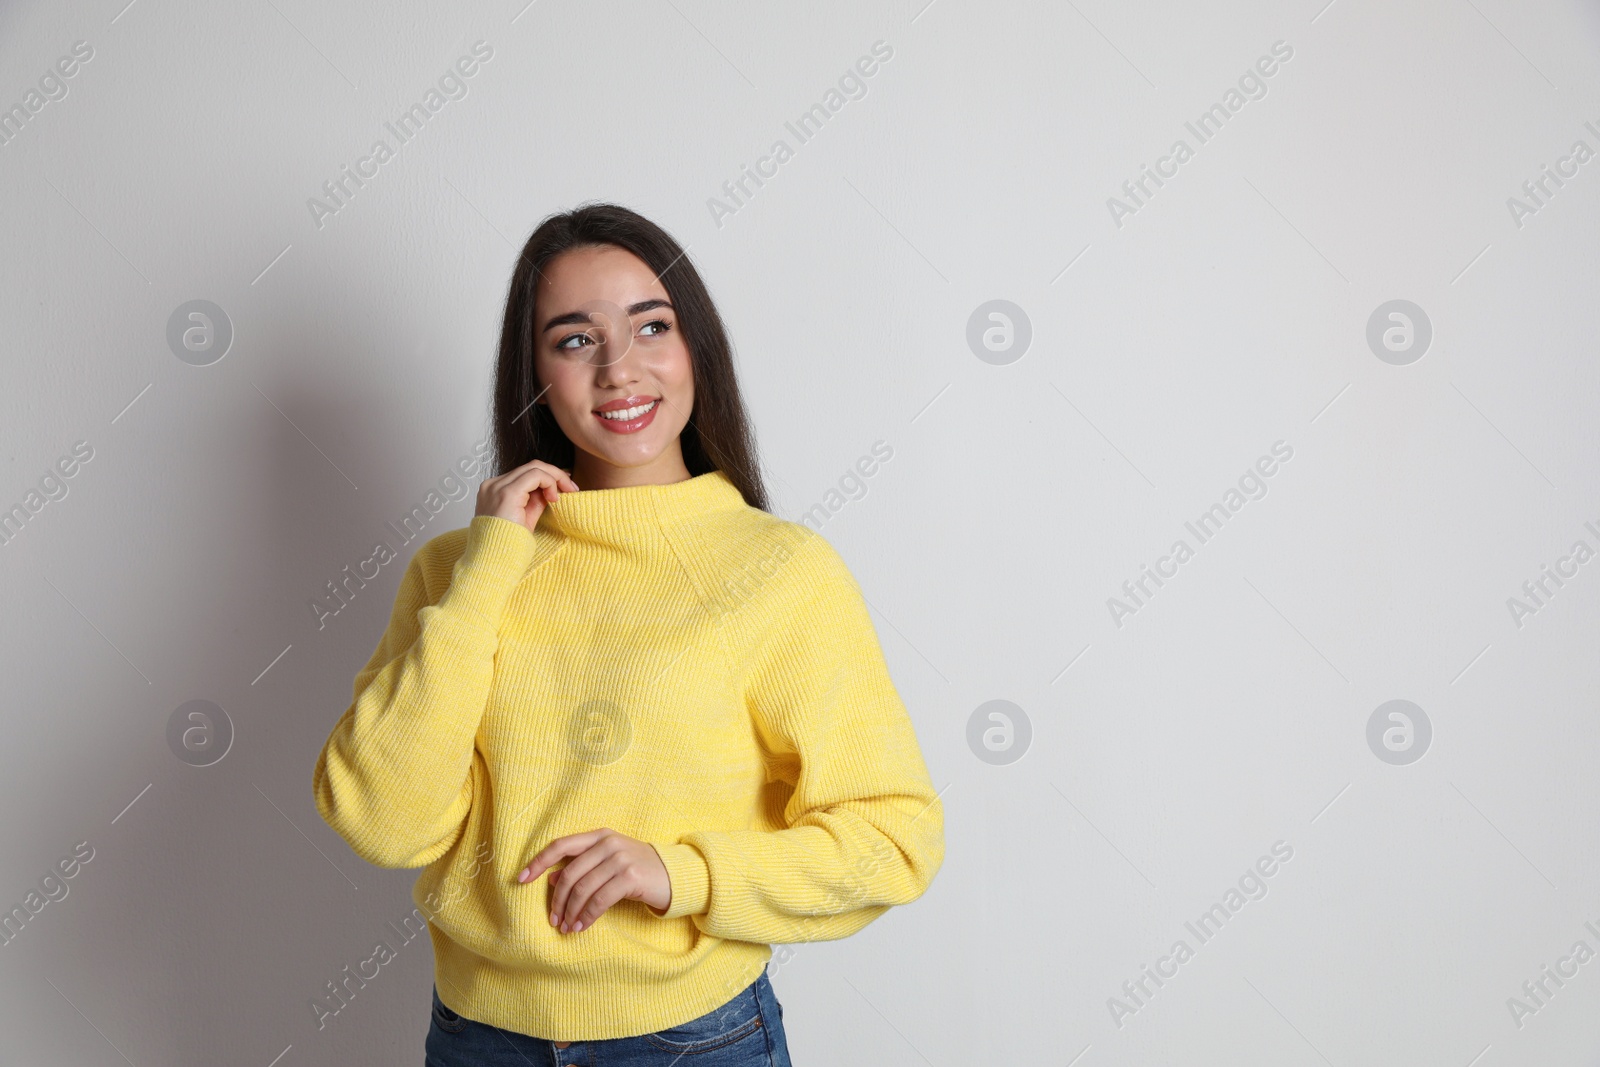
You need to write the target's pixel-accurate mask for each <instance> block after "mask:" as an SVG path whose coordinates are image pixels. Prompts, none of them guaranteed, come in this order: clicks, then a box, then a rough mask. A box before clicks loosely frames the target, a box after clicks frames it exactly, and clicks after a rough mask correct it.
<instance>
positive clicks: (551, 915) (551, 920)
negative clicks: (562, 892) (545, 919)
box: [550, 911, 556, 926]
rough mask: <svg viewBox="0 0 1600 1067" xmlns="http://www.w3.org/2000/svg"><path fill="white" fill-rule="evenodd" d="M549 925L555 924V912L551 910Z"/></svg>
mask: <svg viewBox="0 0 1600 1067" xmlns="http://www.w3.org/2000/svg"><path fill="white" fill-rule="evenodd" d="M550 925H551V926H555V925H556V913H555V912H553V911H552V912H551V913H550Z"/></svg>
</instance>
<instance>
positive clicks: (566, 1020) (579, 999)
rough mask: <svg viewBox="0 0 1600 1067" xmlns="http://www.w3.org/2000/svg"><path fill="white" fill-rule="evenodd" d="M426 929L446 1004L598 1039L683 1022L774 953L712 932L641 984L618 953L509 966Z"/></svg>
mask: <svg viewBox="0 0 1600 1067" xmlns="http://www.w3.org/2000/svg"><path fill="white" fill-rule="evenodd" d="M428 933H429V934H430V935H431V936H432V938H433V959H434V964H433V974H434V986H435V988H437V989H438V991H439V999H440V1000H441V1001H443V1002H444V1005H445V1007H447V1008H449V1009H450V1010H451V1011H453V1012H455V1013H456V1014H458V1015H463V1016H465V1017H466V1018H468V1019H472V1020H475V1021H477V1022H481V1023H488V1024H489V1025H491V1026H498V1027H500V1028H502V1029H505V1030H514V1031H516V1032H517V1033H519V1034H526V1035H527V1036H529V1037H535V1038H541V1039H543V1040H546V1041H604V1040H609V1039H611V1038H617V1037H638V1036H639V1035H640V1034H649V1033H654V1032H655V1031H657V1030H665V1029H667V1028H668V1027H672V1026H681V1025H682V1024H684V1023H686V1022H688V1021H689V1020H691V1019H698V1018H699V1017H700V1016H702V1015H704V1014H706V1013H707V1012H709V1011H711V1010H712V1009H713V1008H718V1007H721V1006H722V1005H724V1004H726V1003H727V1002H728V1001H730V1000H732V999H733V998H734V997H735V996H737V995H738V993H739V992H740V991H741V990H742V989H744V988H745V987H746V986H748V985H749V984H750V983H751V982H754V981H755V980H756V979H757V978H759V977H760V976H761V973H762V972H763V971H765V970H766V969H767V961H768V960H770V959H771V958H772V946H771V945H767V944H762V943H761V942H757V941H721V940H716V939H712V940H714V941H715V945H714V947H713V948H712V949H711V950H710V951H709V952H708V953H707V954H706V955H705V957H704V958H702V959H701V960H699V961H697V962H696V963H695V964H694V965H693V969H692V970H689V971H686V972H684V973H683V974H682V975H681V976H679V977H677V978H674V979H671V980H670V981H663V982H660V983H653V984H650V985H648V986H641V985H640V984H639V982H640V979H639V968H638V967H637V966H635V965H633V964H630V962H629V961H628V960H626V959H623V958H620V957H615V956H612V957H608V958H604V959H597V960H594V961H592V962H590V963H588V964H585V965H582V966H584V968H585V972H584V973H573V972H572V971H571V970H569V971H567V972H566V973H561V972H557V971H552V970H549V969H546V968H542V967H537V966H530V967H508V966H506V965H504V964H501V963H499V962H497V961H495V960H491V959H488V958H487V957H484V956H480V955H478V954H477V953H475V952H472V951H470V950H468V949H465V948H463V947H461V946H460V945H458V944H456V943H455V942H454V941H452V940H451V939H450V938H449V937H447V936H446V935H445V934H444V933H442V932H441V931H440V930H439V928H438V927H437V926H435V925H434V924H433V923H431V922H430V923H429V924H428ZM579 936H582V935H581V934H580V935H579Z"/></svg>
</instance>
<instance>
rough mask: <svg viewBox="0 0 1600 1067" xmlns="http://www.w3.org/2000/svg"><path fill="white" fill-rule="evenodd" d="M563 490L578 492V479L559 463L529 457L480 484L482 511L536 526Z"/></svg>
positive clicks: (479, 501)
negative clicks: (556, 464)
mask: <svg viewBox="0 0 1600 1067" xmlns="http://www.w3.org/2000/svg"><path fill="white" fill-rule="evenodd" d="M563 492H568V493H575V492H578V483H577V482H575V481H573V480H572V476H571V475H569V474H568V473H567V472H566V471H564V470H562V469H561V468H560V467H557V466H554V465H552V464H549V463H545V462H543V461H542V460H530V461H529V462H527V463H524V464H523V465H522V466H520V467H517V468H515V469H513V470H510V471H507V472H506V473H505V474H502V475H499V476H497V477H494V478H490V479H488V480H487V481H485V482H484V483H483V484H482V485H481V486H480V487H479V488H478V507H477V514H479V515H497V516H499V517H500V518H502V519H508V520H510V521H511V522H520V523H522V524H523V525H524V526H527V527H528V529H530V530H531V529H533V528H534V526H535V525H536V524H537V523H538V521H539V516H540V515H542V514H544V509H545V507H546V505H548V504H553V503H555V502H556V500H557V498H558V497H559V496H560V495H561V493H563Z"/></svg>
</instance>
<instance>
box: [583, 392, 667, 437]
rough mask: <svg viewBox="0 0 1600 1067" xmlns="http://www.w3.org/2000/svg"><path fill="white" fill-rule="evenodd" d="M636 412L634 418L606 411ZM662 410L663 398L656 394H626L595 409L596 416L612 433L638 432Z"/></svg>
mask: <svg viewBox="0 0 1600 1067" xmlns="http://www.w3.org/2000/svg"><path fill="white" fill-rule="evenodd" d="M629 410H632V411H634V412H635V414H634V415H633V417H632V418H626V419H625V418H622V417H619V416H607V415H606V414H604V412H618V411H629ZM660 410H661V398H660V397H656V396H625V397H622V398H620V399H617V400H608V401H606V402H605V403H604V404H601V405H600V406H599V407H598V408H595V410H594V417H595V418H596V419H597V420H599V422H600V425H601V426H604V427H605V428H606V429H607V430H610V431H611V432H612V433H638V432H639V431H640V430H642V429H644V428H645V427H646V426H649V425H650V423H651V422H652V421H654V420H655V417H656V412H658V411H660Z"/></svg>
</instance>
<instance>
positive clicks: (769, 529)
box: [314, 204, 944, 1067]
mask: <svg viewBox="0 0 1600 1067" xmlns="http://www.w3.org/2000/svg"><path fill="white" fill-rule="evenodd" d="M494 447H495V454H496V460H497V466H496V470H497V471H498V473H497V474H496V475H495V476H493V477H491V478H489V479H487V480H486V481H484V482H483V484H482V486H481V487H480V488H479V490H478V502H477V512H476V514H475V516H474V517H473V519H472V522H471V524H470V525H469V526H467V527H466V528H464V529H458V530H452V531H450V532H448V533H443V534H440V535H438V536H437V537H434V538H433V539H432V540H430V541H428V542H427V543H425V544H424V545H423V546H422V547H421V548H419V549H418V550H417V552H416V554H415V556H414V557H413V558H412V560H411V562H410V564H409V566H408V567H407V569H406V572H405V575H404V577H403V578H402V579H401V582H400V589H399V593H398V594H397V596H396V598H395V604H394V610H393V613H392V615H391V617H390V619H389V625H388V629H387V630H386V632H385V633H384V635H383V638H382V640H381V641H380V642H379V644H378V648H377V651H376V652H374V653H373V655H372V658H371V660H369V661H368V663H367V665H366V666H365V667H364V668H363V669H362V670H361V672H360V673H359V674H358V675H357V676H356V680H355V693H354V700H353V702H352V703H351V705H350V707H349V708H348V709H347V710H346V711H345V713H344V714H343V716H342V717H341V718H340V719H339V721H338V724H337V725H336V726H335V727H334V729H333V733H332V735H331V736H330V737H329V738H328V742H327V744H326V745H325V746H324V748H323V750H322V753H321V755H320V756H319V758H318V760H317V765H316V769H315V773H314V787H315V790H316V802H317V810H318V811H319V812H320V813H321V814H322V817H323V818H324V819H325V820H327V822H328V824H329V825H330V826H332V827H333V828H334V829H335V830H337V831H338V832H339V833H340V834H341V835H342V836H343V837H344V838H345V839H346V840H347V841H349V843H350V845H351V847H352V848H353V849H354V850H355V852H356V853H357V854H359V855H360V856H362V857H363V858H365V859H367V860H368V861H369V862H371V863H374V864H377V865H378V866H380V867H422V868H424V869H423V871H422V873H421V875H420V877H419V878H418V880H417V882H416V886H415V888H414V890H413V893H412V896H413V899H414V901H415V902H416V904H417V905H418V909H419V911H420V912H421V918H422V919H425V920H426V923H427V929H428V932H429V934H430V935H431V939H432V941H433V946H434V957H435V959H434V992H433V1022H432V1027H431V1028H430V1030H429V1033H428V1037H427V1062H428V1064H429V1065H430V1067H465V1065H468V1064H471V1065H474V1067H484V1065H491V1064H493V1065H498V1064H506V1065H512V1064H515V1065H516V1067H526V1065H527V1064H529V1063H533V1064H541V1065H542V1064H584V1065H598V1067H631V1065H636V1064H637V1065H644V1064H663V1065H665V1064H669V1063H676V1062H677V1061H678V1058H679V1057H680V1056H683V1055H685V1054H693V1055H692V1056H691V1057H690V1062H692V1063H694V1064H695V1065H696V1067H722V1065H726V1067H742V1065H746V1064H749V1065H755V1064H761V1065H766V1067H785V1065H787V1064H788V1063H789V1054H788V1048H787V1046H786V1044H785V1041H784V1031H783V1021H782V1015H783V1009H782V1006H781V1005H779V1004H778V1002H777V999H776V997H775V996H774V995H773V991H772V986H771V984H770V983H769V982H768V980H767V975H766V964H767V961H768V960H769V959H770V958H771V956H772V948H771V946H772V944H774V943H781V944H789V943H795V942H801V941H819V940H831V939H835V938H842V937H846V936H848V935H850V934H852V933H855V932H856V931H857V930H860V929H861V928H862V927H864V926H866V925H867V924H868V923H870V922H872V921H873V920H874V919H876V918H877V917H878V916H880V915H882V914H883V913H884V912H885V911H887V910H888V909H889V907H891V906H892V905H896V904H905V903H907V902H909V901H912V900H915V899H916V898H917V897H919V896H920V895H921V894H922V893H923V892H924V891H925V890H926V889H927V888H928V885H929V883H930V882H931V881H932V879H933V877H934V874H935V873H936V872H937V871H938V869H939V866H940V864H941V863H942V862H943V858H944V836H943V832H944V822H943V814H942V808H941V806H940V804H939V801H938V795H937V793H936V792H935V791H934V789H933V787H932V784H931V782H930V779H929V776H928V771H927V768H926V766H925V765H924V763H923V759H922V754H921V751H920V749H919V748H918V745H917V740H916V736H915V733H914V732H913V729H912V726H911V721H910V718H909V716H908V715H907V713H906V709H905V707H904V705H903V704H902V703H901V701H900V698H899V696H898V694H897V692H896V690H895V687H894V684H893V683H892V682H891V680H890V678H889V673H888V670H887V667H886V665H885V661H884V657H883V652H882V649H881V648H880V646H879V644H878V640H877V636H876V633H875V631H874V628H873V625H872V621H871V618H870V616H869V615H868V614H867V610H866V607H865V604H864V602H863V600H862V597H861V592H860V589H859V587H858V586H857V585H856V583H855V581H854V579H853V577H852V576H851V574H850V572H849V570H848V569H847V568H846V566H845V564H844V562H843V560H842V559H841V558H840V556H839V554H838V553H837V552H836V551H835V550H834V549H833V547H832V546H831V545H830V544H829V543H828V542H827V541H826V540H825V539H823V538H822V537H821V536H820V535H819V534H817V533H815V532H813V531H812V530H810V529H809V528H807V527H805V526H802V525H799V524H797V523H792V522H788V521H785V520H783V519H779V518H776V517H775V516H773V515H771V514H769V513H768V512H767V510H766V507H767V502H766V493H765V490H764V489H763V487H762V484H761V479H760V476H759V474H758V473H757V464H756V459H755V454H754V447H753V443H752V435H751V433H750V429H749V426H748V423H747V420H746V417H745V408H744V402H743V400H742V399H741V398H740V395H739V388H738V384H737V381H736V379H735V376H734V370H733V362H732V357H731V354H730V350H729V345H728V340H727V336H726V333H725V332H724V329H723V325H722V320H721V319H720V317H719V316H718V314H717V311H716V308H715V307H714V306H713V305H712V302H711V299H710V297H709V295H708V294H707V292H706V288H705V285H704V283H703V282H702V281H701V279H700V276H699V275H698V274H697V273H696V271H695V268H694V266H693V265H692V264H691V263H690V262H689V260H688V259H687V258H685V256H684V251H683V249H682V248H681V247H679V245H678V244H677V242H675V241H674V240H673V239H672V238H671V237H669V236H668V235H667V234H666V233H665V232H664V231H663V230H661V229H660V228H659V227H657V226H656V225H654V224H653V223H651V222H649V221H648V220H646V219H644V218H642V217H641V216H639V215H637V214H635V213H634V212H632V211H629V210H627V209H625V208H622V207H617V206H614V205H607V204H599V205H594V204H591V205H585V206H583V207H580V208H578V209H577V210H575V211H572V212H570V213H567V214H561V215H556V216H552V217H550V218H548V219H546V220H545V221H544V222H543V223H542V224H541V225H540V226H539V228H538V229H537V230H535V231H534V233H533V236H532V237H531V238H530V239H529V240H528V243H527V246H526V248H525V249H524V250H523V253H522V258H521V260H520V261H519V262H518V264H517V267H516V271H515V273H514V275H513V277H512V279H511V287H510V293H509V296H508V298H507V301H506V312H505V321H504V324H503V328H502V333H501V338H500V352H499V362H498V366H497V368H496V375H495V397H494Z"/></svg>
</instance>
